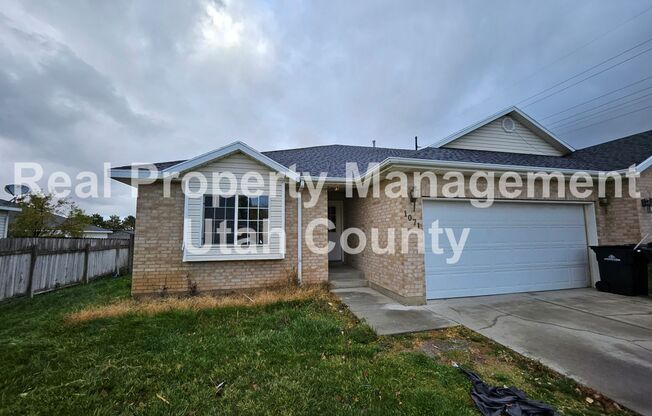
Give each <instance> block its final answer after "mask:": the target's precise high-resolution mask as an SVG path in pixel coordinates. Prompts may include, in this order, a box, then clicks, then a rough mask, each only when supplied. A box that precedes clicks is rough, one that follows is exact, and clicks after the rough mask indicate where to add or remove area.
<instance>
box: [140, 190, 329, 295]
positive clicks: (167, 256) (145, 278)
mask: <svg viewBox="0 0 652 416" xmlns="http://www.w3.org/2000/svg"><path fill="white" fill-rule="evenodd" d="M304 194H307V192H304ZM326 201H327V199H326V196H325V195H324V196H323V197H322V198H320V199H319V201H318V202H317V204H316V205H315V206H314V207H313V208H304V209H303V211H302V215H303V221H302V224H303V228H304V231H305V227H306V224H307V223H308V222H309V221H310V220H311V219H313V218H324V217H326V209H327V208H326ZM183 209H184V195H183V192H182V191H181V185H180V183H178V182H174V183H172V185H171V195H170V197H169V198H164V197H163V185H162V183H161V182H157V183H154V184H151V185H141V186H140V187H139V189H138V201H137V208H136V237H135V241H134V243H135V244H134V270H133V281H132V294H133V295H144V294H157V293H161V291H162V290H165V291H166V292H167V293H170V294H172V293H183V292H187V291H189V283H190V284H196V285H197V289H198V290H199V291H201V292H220V291H232V290H238V289H248V288H256V287H265V286H272V285H277V284H280V283H284V282H287V281H288V280H290V279H293V278H295V276H296V272H297V270H296V267H297V232H296V224H297V201H296V199H293V198H290V197H289V196H287V197H286V200H285V232H286V252H285V258H284V259H282V260H245V261H207V262H183V261H182V257H183V251H182V243H183V217H184V215H183ZM315 240H316V241H317V242H319V243H320V244H324V243H325V242H326V241H328V234H327V232H326V231H325V230H324V229H323V228H321V229H317V231H316V235H315ZM302 258H303V268H302V269H303V280H304V282H309V283H319V282H326V281H327V280H328V257H327V256H325V255H318V254H314V253H312V252H310V251H309V250H308V249H307V248H306V247H305V244H304V248H303V255H302Z"/></svg>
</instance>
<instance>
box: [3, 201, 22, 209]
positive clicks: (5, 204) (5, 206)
mask: <svg viewBox="0 0 652 416" xmlns="http://www.w3.org/2000/svg"><path fill="white" fill-rule="evenodd" d="M0 210H2V211H7V210H9V211H20V207H19V206H18V204H16V203H13V202H11V201H7V200H4V199H0Z"/></svg>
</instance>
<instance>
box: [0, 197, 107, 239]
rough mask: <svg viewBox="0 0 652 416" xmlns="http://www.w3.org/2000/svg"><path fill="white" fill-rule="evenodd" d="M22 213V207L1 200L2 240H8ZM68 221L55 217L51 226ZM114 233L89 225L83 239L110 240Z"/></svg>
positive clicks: (0, 234)
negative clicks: (10, 230) (14, 223)
mask: <svg viewBox="0 0 652 416" xmlns="http://www.w3.org/2000/svg"><path fill="white" fill-rule="evenodd" d="M20 211H21V209H20V206H19V205H18V204H16V203H14V202H11V201H6V200H4V199H0V238H6V237H7V236H8V234H9V224H10V223H11V221H12V220H13V218H14V217H15V216H16V215H17V214H18V213H19V212H20ZM65 220H66V218H65V217H62V216H61V215H54V216H53V218H52V223H51V224H50V225H52V226H54V225H58V224H61V223H62V222H64V221H65ZM112 233H113V231H111V230H106V229H104V228H101V227H97V226H95V225H92V224H89V225H87V226H86V227H85V228H84V234H83V238H109V236H110V235H111V234H112Z"/></svg>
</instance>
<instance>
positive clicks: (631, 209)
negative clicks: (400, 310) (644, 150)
mask: <svg viewBox="0 0 652 416" xmlns="http://www.w3.org/2000/svg"><path fill="white" fill-rule="evenodd" d="M498 175H499V174H498V173H497V174H496V176H498ZM411 176H412V173H408V177H411ZM442 178H443V175H442V174H441V173H440V174H439V175H438V180H439V182H438V183H437V185H436V187H435V190H436V195H439V196H441V195H442V186H443V184H444V183H446V181H442V180H441V179H442ZM387 184H388V182H386V181H383V182H381V183H380V188H381V192H380V196H379V198H369V197H367V198H360V197H358V196H354V197H353V198H348V199H346V200H345V202H344V223H345V226H346V227H357V228H360V229H362V230H363V231H364V233H365V236H366V237H367V240H368V246H367V248H366V249H365V250H364V251H363V252H362V253H360V254H358V255H352V256H346V257H345V261H346V262H347V263H348V264H350V265H351V266H352V267H355V268H357V269H358V270H361V271H362V272H363V273H364V275H365V278H367V279H368V280H369V282H370V284H371V286H373V287H375V288H377V289H380V290H381V291H383V292H385V293H387V294H389V295H392V296H393V297H394V298H396V299H398V300H400V301H401V302H403V303H407V304H414V303H423V302H424V301H425V291H426V288H425V277H424V276H425V268H424V267H425V266H424V255H423V254H420V253H419V252H418V247H417V240H416V238H411V239H410V240H409V251H408V253H407V254H401V253H400V248H401V247H400V239H399V238H398V237H399V230H400V228H413V223H410V221H408V218H406V213H407V214H408V215H411V216H412V218H413V219H414V220H416V221H417V222H418V223H422V220H423V215H422V209H423V208H422V207H423V198H417V200H416V203H414V204H413V203H412V202H410V200H409V198H397V199H391V198H388V197H387V196H386V195H385V192H384V189H385V187H386V186H387ZM410 184H412V181H411V180H410ZM465 184H466V187H465V190H464V195H465V197H472V195H471V193H470V190H469V181H468V177H467V180H466V181H465ZM421 187H422V189H421V194H422V196H423V197H430V196H431V191H430V189H429V185H428V182H427V181H426V180H423V181H422V184H421ZM627 187H628V183H627V181H624V183H623V195H625V197H623V198H614V196H613V193H614V189H613V188H614V187H613V184H608V186H607V187H606V190H607V195H608V198H607V199H608V203H607V204H606V205H604V204H599V203H598V198H597V192H598V189H597V181H596V183H595V188H594V192H593V194H592V195H591V197H590V198H588V199H586V200H583V199H578V198H576V197H574V196H573V195H571V194H570V192H569V190H568V189H567V190H566V195H564V196H559V195H557V193H556V185H555V183H554V181H553V184H552V186H551V189H553V190H554V191H555V192H552V195H551V196H550V198H547V199H546V200H550V201H555V200H565V201H578V200H582V201H584V202H589V203H591V204H592V207H593V209H594V210H595V216H596V227H597V233H598V243H599V244H623V243H632V242H638V241H639V240H640V239H641V238H642V237H643V236H644V235H645V234H646V233H652V214H649V213H647V211H646V210H645V208H642V207H641V204H640V201H639V200H638V199H633V198H630V197H629V196H627V195H628V188H627ZM479 188H481V189H482V187H481V186H479ZM495 189H498V186H497V182H496V187H495ZM522 189H523V193H522V195H521V196H519V197H518V198H517V199H519V200H528V199H530V200H542V199H544V198H543V196H542V194H543V187H542V185H541V181H537V182H536V183H535V187H534V190H533V195H532V196H528V195H527V190H528V187H527V183H526V181H524V183H523V188H522ZM639 189H641V190H642V191H643V196H646V194H645V192H646V190H647V192H648V193H647V195H648V196H652V171H651V172H649V173H646V174H644V175H643V176H642V178H641V180H640V181H639ZM496 193H497V195H496V196H495V198H496V199H509V198H501V195H499V192H498V191H497V192H496ZM369 195H370V194H369ZM426 226H427V225H426ZM390 227H393V228H395V229H396V243H395V247H394V248H395V254H383V255H379V254H374V253H373V251H372V250H371V248H370V244H369V241H371V234H370V232H371V231H370V230H371V228H377V229H378V230H379V236H380V244H379V245H380V247H386V245H387V229H388V228H390ZM651 236H652V234H651ZM350 240H351V241H350V245H351V246H354V247H355V246H356V244H357V242H356V241H355V240H356V239H355V238H352V239H350ZM651 240H652V239H651Z"/></svg>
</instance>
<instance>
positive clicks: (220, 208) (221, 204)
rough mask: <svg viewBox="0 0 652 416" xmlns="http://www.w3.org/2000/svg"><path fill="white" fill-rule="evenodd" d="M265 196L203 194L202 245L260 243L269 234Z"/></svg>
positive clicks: (267, 207) (266, 241) (267, 198)
mask: <svg viewBox="0 0 652 416" xmlns="http://www.w3.org/2000/svg"><path fill="white" fill-rule="evenodd" d="M268 222H269V197H268V196H266V195H261V196H258V197H248V196H245V195H237V196H231V197H223V196H218V195H205V196H204V221H203V223H204V232H203V233H202V244H203V245H235V244H238V245H243V246H248V245H263V244H267V243H268V237H269V227H268V225H269V224H268Z"/></svg>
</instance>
